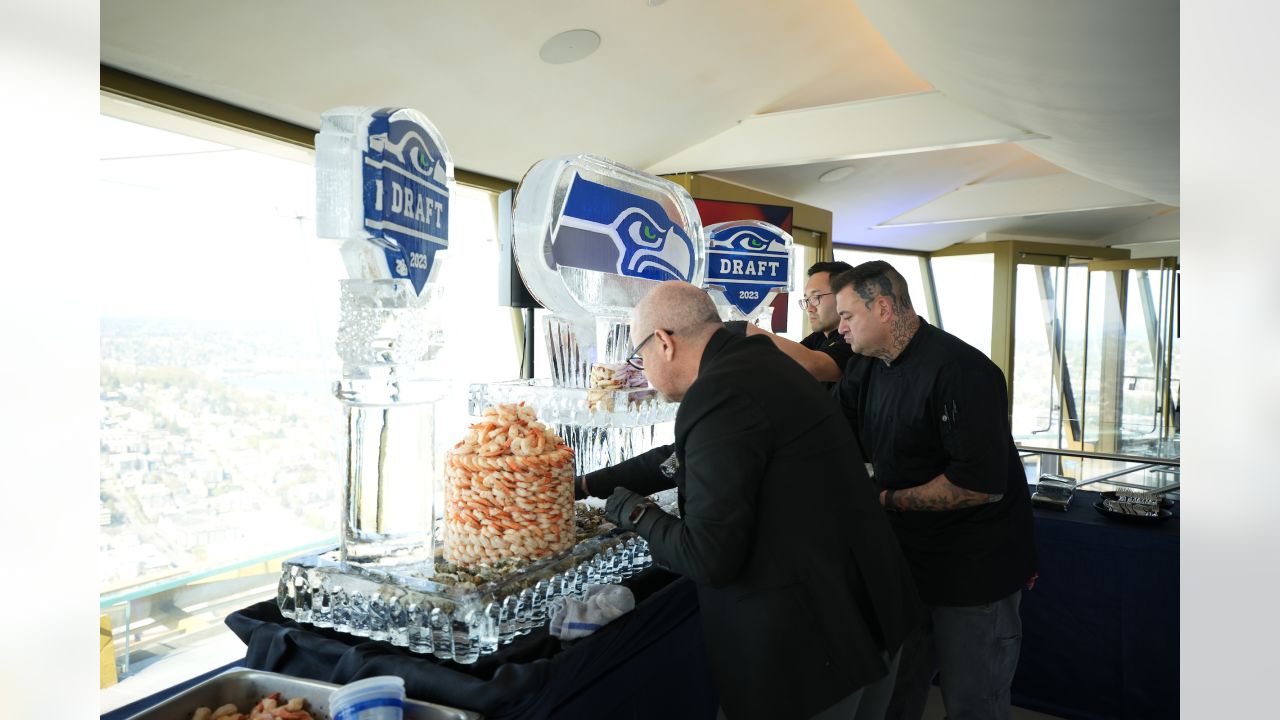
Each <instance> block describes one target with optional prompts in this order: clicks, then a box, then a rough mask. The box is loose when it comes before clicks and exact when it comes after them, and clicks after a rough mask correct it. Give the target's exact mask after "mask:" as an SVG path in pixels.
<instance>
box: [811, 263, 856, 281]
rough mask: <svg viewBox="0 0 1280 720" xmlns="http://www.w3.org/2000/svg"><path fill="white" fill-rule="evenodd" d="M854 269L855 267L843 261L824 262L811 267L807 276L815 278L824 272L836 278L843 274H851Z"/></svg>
mask: <svg viewBox="0 0 1280 720" xmlns="http://www.w3.org/2000/svg"><path fill="white" fill-rule="evenodd" d="M852 269H853V266H852V265H850V264H849V263H847V262H845V261H843V260H823V261H821V262H816V263H814V264H812V265H810V266H809V269H808V270H807V271H806V272H805V274H806V275H808V276H809V277H813V276H814V275H817V274H818V273H820V272H824V273H827V274H828V275H830V276H831V277H833V278H834V277H835V276H836V275H839V274H840V273H842V272H849V271H850V270H852Z"/></svg>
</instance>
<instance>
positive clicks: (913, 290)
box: [835, 246, 934, 323]
mask: <svg viewBox="0 0 1280 720" xmlns="http://www.w3.org/2000/svg"><path fill="white" fill-rule="evenodd" d="M835 259H836V260H842V261H844V262H847V263H849V264H850V265H853V266H857V265H860V264H862V263H864V262H871V261H872V260H883V261H885V262H887V263H889V264H890V265H892V266H893V269H894V270H897V271H898V273H899V274H901V275H902V277H903V278H905V279H906V281H907V292H908V293H909V294H910V295H911V305H912V306H913V307H914V308H915V310H916V314H918V315H919V316H920V317H922V318H924V319H925V320H928V321H929V322H930V323H933V322H934V321H933V317H932V315H933V314H932V313H931V312H929V301H928V296H927V295H926V294H925V284H924V278H923V276H922V275H921V271H920V258H919V256H916V255H902V254H899V253H881V252H872V251H870V250H855V249H853V248H842V247H838V246H837V247H836V248H835Z"/></svg>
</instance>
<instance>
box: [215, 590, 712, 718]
mask: <svg viewBox="0 0 1280 720" xmlns="http://www.w3.org/2000/svg"><path fill="white" fill-rule="evenodd" d="M627 584H628V585H629V586H630V587H631V588H632V591H633V592H634V593H635V595H636V600H637V604H636V608H635V610H633V611H631V612H630V613H628V614H626V615H623V616H622V617H620V618H618V619H617V620H614V621H613V622H611V623H609V624H608V625H606V626H605V627H604V628H602V629H600V630H599V631H597V632H596V633H595V634H593V635H591V636H590V637H587V638H584V639H582V640H578V641H576V642H573V643H570V644H565V645H562V644H561V642H560V641H559V640H557V639H555V638H553V637H551V636H549V635H548V634H547V631H546V629H545V628H543V629H540V630H538V631H535V632H533V633H531V634H530V635H527V636H525V637H522V638H518V639H517V640H515V641H514V642H512V643H511V644H510V645H507V646H504V647H503V648H502V649H500V650H499V651H498V652H497V653H494V654H492V655H488V656H485V657H483V658H481V659H480V660H479V661H477V662H476V663H474V664H472V665H460V664H458V663H454V662H451V661H442V660H438V659H436V658H434V657H432V656H428V655H419V654H416V653H411V652H409V651H407V650H405V649H403V648H399V647H395V646H393V645H390V644H388V643H385V642H377V641H372V640H368V639H366V638H358V637H354V636H351V635H346V634H344V633H339V632H335V631H333V630H329V629H321V628H316V627H313V626H310V625H301V624H298V623H295V622H293V621H291V620H287V619H285V618H283V617H282V616H281V615H280V612H279V609H278V608H277V607H276V605H275V603H274V602H263V603H258V604H257V605H252V606H250V607H248V608H245V609H243V610H240V611H238V612H236V613H233V614H232V615H231V616H230V617H228V618H227V625H228V626H230V627H231V629H232V630H233V631H234V632H235V633H236V634H237V635H239V636H240V638H241V639H242V640H244V641H245V644H246V646H247V650H246V654H245V660H244V662H243V664H244V665H245V666H246V667H250V668H253V669H256V670H269V671H272V672H280V673H286V674H288V675H293V676H295V677H303V678H310V679H313V680H321V681H325V682H332V683H338V684H344V683H348V682H351V681H353V680H358V679H360V678H364V677H370V676H373V675H399V676H401V677H403V678H404V679H405V690H406V693H407V695H408V696H409V697H411V698H414V699H417V700H424V701H428V702H435V703H439V704H442V705H450V706H453V707H457V708H463V709H466V710H474V711H476V712H479V713H481V714H483V715H484V716H485V717H486V718H493V719H494V720H502V719H503V718H558V719H573V718H584V719H585V718H601V717H608V718H622V719H630V718H635V719H636V720H640V719H641V718H676V719H679V718H690V720H710V718H714V717H715V714H716V707H717V702H716V697H715V689H714V685H713V680H712V677H711V666H710V660H709V659H708V657H707V653H706V646H705V644H704V642H703V638H702V626H701V622H700V620H699V617H698V599H697V595H696V591H695V588H694V586H693V584H692V583H691V582H690V581H688V580H687V579H684V578H680V577H678V576H675V575H673V574H671V573H668V572H666V571H663V570H660V569H657V568H651V569H650V570H647V571H645V572H643V573H640V574H639V575H637V576H636V577H634V578H631V579H630V580H628V582H627Z"/></svg>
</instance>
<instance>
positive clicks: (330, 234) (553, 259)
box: [277, 108, 702, 663]
mask: <svg viewBox="0 0 1280 720" xmlns="http://www.w3.org/2000/svg"><path fill="white" fill-rule="evenodd" d="M566 168H571V169H572V172H573V173H574V176H573V177H572V178H568V179H566V178H564V177H562V173H561V171H563V170H565V169H566ZM316 175H317V190H316V204H317V209H318V212H317V214H318V218H317V228H318V233H319V234H320V235H321V236H322V237H327V238H333V239H336V240H338V241H340V242H341V252H342V257H343V260H344V262H345V263H346V266H347V270H348V274H349V276H350V277H349V279H347V280H344V281H343V282H342V288H341V311H342V315H341V320H340V326H339V329H338V342H337V349H338V352H339V354H340V355H341V357H342V360H343V372H342V378H341V379H340V380H339V381H338V382H337V383H335V386H334V389H335V393H336V395H337V397H338V398H339V399H340V400H341V401H342V404H343V407H344V411H345V414H346V424H347V427H346V430H347V433H346V445H345V447H344V452H343V457H344V467H345V478H344V493H343V508H342V524H341V545H340V546H339V548H337V549H334V550H330V551H326V552H320V553H317V554H314V555H306V556H300V557H295V558H291V559H289V560H286V561H285V562H284V566H283V568H282V572H281V577H280V583H279V586H278V591H277V602H278V604H279V606H280V610H281V613H282V614H283V615H284V616H285V617H288V618H291V619H293V620H296V621H299V622H307V623H311V624H313V625H317V626H320V627H332V628H334V629H336V630H339V631H342V632H347V633H351V634H354V635H360V636H364V637H369V638H373V639H375V640H385V641H387V642H390V643H392V644H395V645H400V646H404V647H407V648H409V649H411V650H414V651H417V652H424V653H433V654H435V655H436V656H438V657H440V658H443V659H452V660H456V661H457V662H462V663H470V662H475V661H476V660H477V659H478V658H479V657H480V656H481V655H484V654H486V653H491V652H493V651H495V650H497V648H498V647H499V646H500V645H501V644H503V643H507V642H510V641H511V640H512V639H514V638H515V637H517V636H519V635H523V634H525V633H528V632H530V631H532V630H533V629H534V628H537V627H540V626H541V625H542V624H543V623H545V622H546V602H547V600H549V599H550V598H552V597H556V596H558V595H569V594H577V593H582V592H584V591H585V589H586V588H587V587H589V586H591V585H594V584H599V583H612V582H619V581H621V580H622V579H625V578H627V577H630V576H631V575H632V574H634V573H635V572H637V571H638V570H640V569H642V568H644V567H646V566H647V565H648V564H649V562H650V558H649V555H648V546H647V544H646V543H645V542H644V541H643V540H642V539H640V538H637V537H635V536H634V535H632V534H630V533H618V532H617V531H616V530H612V528H611V526H603V527H602V526H601V516H600V514H599V513H598V512H592V511H590V510H589V509H587V508H584V507H579V508H575V509H574V511H573V512H572V517H563V515H564V513H563V512H562V513H561V515H562V517H561V520H563V521H564V522H563V524H564V530H565V531H566V533H567V531H569V530H570V529H572V533H573V534H572V537H566V538H565V540H566V541H571V542H572V546H571V547H569V548H568V549H567V550H561V551H560V552H557V553H555V554H552V555H550V556H549V557H546V558H543V559H539V560H536V561H533V562H528V561H527V559H523V558H513V559H511V560H509V561H502V562H497V563H488V562H477V563H476V564H474V565H471V566H460V565H454V564H451V563H449V562H447V561H446V559H445V558H444V557H443V556H442V554H441V551H442V547H441V544H440V543H439V542H437V540H438V538H439V536H440V532H439V530H440V529H441V527H442V523H443V519H442V518H441V510H442V508H439V507H436V506H435V505H434V504H433V498H435V497H439V495H440V493H438V492H437V488H436V483H437V482H438V481H439V482H443V480H442V477H443V475H444V473H442V472H440V471H439V470H438V469H437V468H436V467H434V462H435V460H436V458H437V453H436V452H435V450H434V447H433V438H434V432H433V425H434V409H435V403H436V402H437V401H438V400H440V399H441V398H442V397H443V396H444V394H445V391H446V390H447V387H448V386H447V381H446V380H444V379H441V378H440V377H439V375H440V374H439V373H437V372H435V371H434V370H433V360H434V358H435V356H436V353H437V351H438V350H439V348H440V347H441V346H442V344H443V342H444V340H443V337H442V333H441V330H440V328H441V322H440V320H441V318H442V316H443V314H444V311H443V309H442V308H440V303H439V302H438V300H439V295H440V290H439V284H438V282H437V280H438V276H439V273H440V271H441V267H442V265H443V259H444V252H445V249H446V248H447V247H448V237H449V236H448V227H449V225H448V218H449V188H450V187H451V185H452V181H453V165H452V160H451V159H450V156H449V152H448V149H447V148H446V146H445V144H444V142H443V140H442V138H441V137H440V135H439V133H437V132H436V130H435V128H434V127H432V125H431V123H430V122H429V121H428V120H427V119H426V118H425V117H423V116H422V115H421V114H420V113H418V112H416V111H413V110H396V109H372V108H337V109H335V110H331V111H329V112H326V113H325V114H324V115H323V116H322V122H321V132H320V134H319V135H318V136H317V137H316ZM575 179H578V182H577V183H575ZM538 183H542V185H541V186H539V187H541V193H533V192H532V189H533V188H534V187H535V186H537V185H538ZM566 183H567V184H566ZM524 187H526V189H527V190H528V191H529V192H526V193H525V194H523V195H521V196H520V197H521V200H520V202H521V203H522V208H521V212H522V213H523V217H526V218H528V217H536V216H545V215H546V214H547V213H548V211H549V209H552V208H553V209H554V218H553V219H554V222H552V223H550V225H551V226H552V227H546V228H542V229H541V230H540V231H539V232H541V233H543V234H544V235H545V237H546V238H547V245H546V250H547V252H548V253H549V255H548V260H546V261H544V262H547V263H548V264H546V268H547V272H548V273H550V275H549V276H548V275H544V276H538V277H539V281H541V284H539V285H538V290H539V292H541V293H545V294H547V297H548V298H549V297H551V293H555V292H559V293H560V294H559V295H556V299H555V300H550V301H548V300H544V303H546V304H547V307H551V308H553V309H555V310H556V311H557V312H558V313H561V314H560V315H558V316H557V318H556V322H558V323H562V324H563V328H564V329H565V335H564V336H563V337H564V339H565V340H566V342H565V343H564V345H563V348H562V349H563V352H562V353H561V354H560V357H561V358H562V359H563V360H564V361H565V362H564V364H563V365H562V366H561V367H562V368H563V369H564V373H562V374H560V376H562V377H569V376H576V377H580V378H581V379H583V381H584V382H585V381H586V380H589V378H588V377H587V374H586V371H585V370H583V369H582V368H589V366H590V363H591V361H592V360H593V359H594V358H595V356H596V354H597V348H598V347H599V348H603V351H604V353H605V355H607V356H608V357H619V358H621V357H625V355H626V352H627V348H628V344H627V341H628V338H627V334H626V324H625V315H626V312H627V311H628V310H629V309H630V307H631V305H632V304H633V303H634V301H635V300H637V299H639V297H640V296H642V295H643V294H644V292H646V291H647V288H648V286H649V285H651V284H652V283H653V282H655V281H657V280H660V279H664V278H665V277H666V276H667V275H664V273H669V274H671V276H673V277H681V278H683V279H687V280H691V281H694V282H696V281H697V280H698V279H699V278H700V269H701V264H700V263H701V257H702V255H701V235H700V228H699V226H698V224H697V213H696V211H695V210H694V209H693V204H692V201H691V200H690V199H689V198H688V195H687V194H682V192H683V191H681V193H676V192H673V191H672V188H674V187H675V186H673V185H671V184H670V183H666V182H665V181H661V180H659V179H657V178H654V177H652V176H646V175H642V174H640V173H637V172H635V171H632V170H627V169H626V168H622V167H621V166H617V165H614V164H612V163H610V162H608V161H605V160H600V159H596V158H588V157H586V156H581V157H577V158H569V159H567V160H563V161H560V162H554V161H553V162H552V163H551V164H550V165H544V164H539V166H538V167H536V168H535V169H534V171H532V172H531V173H530V176H529V177H528V178H526V183H525V184H524ZM677 189H678V188H677ZM624 206H625V207H624ZM627 209H629V210H631V211H633V213H632V214H631V215H628V216H626V217H623V216H621V215H617V214H615V215H614V216H613V217H612V218H606V217H605V214H607V213H609V212H614V211H615V210H627ZM593 236H594V237H595V238H596V239H597V241H599V240H604V241H606V242H609V243H612V246H613V247H614V248H615V250H614V253H613V255H612V256H611V259H608V260H602V259H601V258H603V257H604V256H605V255H606V254H607V253H603V252H600V251H599V249H598V248H595V247H593V243H591V242H585V241H587V240H590V239H591V238H592V237H593ZM668 242H670V243H671V244H670V245H667V244H666V243H668ZM526 249H527V248H526ZM557 253H558V254H557ZM517 259H518V261H527V260H528V258H524V260H521V258H520V257H519V256H518V258H517ZM610 263H611V264H610ZM526 272H534V271H532V270H530V271H526ZM601 278H604V279H601ZM539 281H535V282H539ZM557 283H558V285H559V286H558V287H557V285H556V284H557ZM541 297H542V296H540V298H541ZM433 304H434V306H435V309H434V311H433V310H432V306H433ZM595 314H600V315H602V316H604V317H608V318H610V320H609V321H608V322H604V323H602V324H600V327H602V328H604V332H603V333H602V334H601V335H600V338H599V339H597V337H595V335H594V334H593V333H594V328H595V327H596V322H595V319H594V316H595ZM582 328H585V329H587V331H585V332H580V329H582ZM579 345H581V348H580V349H581V351H582V353H581V355H574V354H573V353H574V352H575V351H576V350H577V349H578V346H579ZM584 363H585V364H584ZM518 385H519V383H516V384H514V385H513V384H506V383H499V384H496V385H490V386H473V387H472V389H471V403H472V414H474V415H477V416H479V415H481V414H482V412H483V409H484V407H483V406H488V407H491V406H494V405H499V404H501V403H503V402H508V401H510V402H520V401H521V400H524V399H525V398H523V397H514V398H511V399H510V400H508V399H506V398H505V395H507V394H512V393H514V394H520V392H521V391H522V390H528V388H520V387H518ZM538 389H539V388H534V389H533V392H535V394H536V392H537V390H538ZM543 389H546V390H547V391H548V392H547V393H546V394H540V395H537V400H538V402H535V403H531V404H532V405H534V407H540V408H541V409H542V412H544V413H546V414H549V415H550V416H552V417H551V418H550V419H549V422H566V421H567V422H573V421H575V419H583V420H585V422H587V423H588V425H591V424H592V423H594V426H592V427H588V428H587V429H586V430H585V431H584V432H585V434H586V435H587V436H589V437H588V438H587V439H588V440H593V441H595V442H597V443H598V444H599V443H603V444H605V445H608V446H609V447H610V448H612V443H614V441H617V442H618V443H619V446H620V447H622V449H623V451H624V452H628V453H630V452H631V451H632V449H633V448H632V445H629V444H627V442H626V441H627V440H628V439H629V438H630V436H629V435H628V437H627V438H622V439H618V438H614V437H605V436H603V435H600V436H595V435H591V430H592V429H593V428H594V427H595V426H600V425H601V424H603V425H611V424H613V423H615V422H624V423H629V424H630V425H629V429H628V430H627V431H625V433H624V434H626V433H631V434H633V435H634V434H636V433H638V432H642V430H643V428H640V429H637V427H638V426H637V424H643V423H648V437H649V439H650V440H651V439H652V434H653V431H652V423H653V422H656V421H659V420H661V419H669V416H670V415H672V414H673V413H674V406H671V405H670V404H669V403H658V402H657V401H655V400H654V399H653V393H652V391H651V390H648V389H647V388H625V389H619V390H618V391H617V392H616V393H613V394H612V395H609V396H608V397H607V398H599V397H597V400H596V402H595V404H594V405H593V406H592V407H590V408H589V407H588V406H587V404H586V403H585V402H582V403H579V402H577V401H578V400H582V399H583V398H582V397H579V396H575V397H572V398H570V397H566V396H564V395H563V391H568V392H570V393H572V392H574V391H575V389H570V388H567V387H565V388H553V387H550V386H548V387H547V388H543ZM576 392H578V393H586V392H587V390H586V389H585V387H582V386H581V385H579V386H578V388H576ZM558 393H559V394H558ZM570 400H572V401H573V402H570ZM606 400H607V402H606ZM481 404H482V405H483V406H481ZM605 408H608V409H607V410H605ZM597 409H598V410H599V412H598V413H596V414H595V415H594V416H592V413H593V412H595V410H597ZM619 418H621V420H619ZM568 427H573V428H575V429H579V430H581V428H578V427H577V426H568ZM583 434H584V433H579V435H578V436H575V437H578V440H579V441H581V440H582V439H583V437H582V436H583ZM597 454H599V453H597ZM606 459H607V458H606ZM571 479H572V478H571V474H569V473H562V474H561V476H560V477H558V478H552V479H551V480H550V482H553V483H555V482H558V483H561V484H564V485H565V489H566V490H567V491H568V492H569V493H570V495H571V493H572V490H571V484H570V483H571ZM566 504H567V503H566ZM436 523H441V524H440V525H437V524H436ZM564 544H565V543H563V542H559V541H558V542H557V548H559V547H563V545H564ZM454 559H455V560H457V561H459V562H460V563H461V562H464V561H467V560H468V558H461V557H455V558H454ZM469 560H475V558H469Z"/></svg>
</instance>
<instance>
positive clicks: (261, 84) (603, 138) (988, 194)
mask: <svg viewBox="0 0 1280 720" xmlns="http://www.w3.org/2000/svg"><path fill="white" fill-rule="evenodd" d="M357 9H359V10H362V11H363V14H359V13H356V12H355V11H356V10H357ZM577 28H586V29H591V30H594V31H595V32H596V33H598V34H599V35H600V37H601V42H600V47H599V50H598V51H597V52H595V53H594V54H593V55H591V56H590V57H588V58H586V59H585V60H582V61H579V62H576V63H570V64H561V65H550V64H546V63H543V62H542V61H541V60H539V58H538V51H539V48H540V46H541V45H542V43H543V42H545V41H546V40H547V39H548V38H550V37H552V36H553V35H556V34H557V33H560V32H563V31H565V30H571V29H577ZM101 32H102V37H101V59H102V63H103V64H104V65H107V66H111V67H115V68H119V69H121V70H125V71H128V72H131V73H134V74H137V75H141V76H144V77H148V78H151V79H154V80H157V81H160V82H163V83H167V84H170V85H174V86H176V87H180V88H182V89H185V90H190V91H192V92H196V93H199V94H202V95H206V96H209V97H213V98H216V99H218V100H222V101H225V102H228V103H232V104H235V105H239V106H243V107H246V108H249V109H252V110H255V111H258V112H261V113H263V114H266V115H270V116H273V117H277V118H280V119H283V120H287V121H290V122H293V123H296V124H299V125H303V126H306V127H311V128H315V127H317V126H318V124H319V117H320V113H321V112H323V111H324V110H326V109H328V108H330V107H335V106H339V105H379V106H386V105H398V106H405V107H413V108H416V109H418V110H421V111H423V112H424V113H426V114H427V115H428V116H429V117H430V118H431V120H432V122H433V123H434V124H435V125H436V127H437V128H439V129H440V131H441V132H442V133H443V135H444V137H445V140H446V142H447V143H448V144H449V147H450V150H451V152H452V154H453V158H454V162H455V163H456V165H457V166H458V167H459V168H464V169H467V170H471V171H473V172H479V173H484V174H488V175H492V176H496V177H500V178H505V179H508V180H512V181H516V180H519V178H520V177H521V176H522V175H523V174H524V172H525V171H526V170H527V169H528V168H529V166H530V165H532V164H533V163H534V162H536V161H538V160H540V159H542V158H545V157H549V156H553V155H560V154H566V153H578V152H591V153H596V154H599V155H604V156H606V157H609V158H612V159H614V160H617V161H619V162H622V163H625V164H628V165H631V166H633V167H637V168H641V169H645V170H648V171H650V172H655V173H663V172H683V171H696V172H706V173H708V174H711V175H714V176H717V177H720V178H723V179H726V180H729V181H732V182H735V183H739V184H742V185H746V186H749V187H754V188H757V189H760V190H765V191H768V192H773V193H776V194H779V195H783V196H786V197H791V198H794V199H796V200H798V201H800V202H804V203H808V204H811V205H816V206H818V207H823V208H827V209H829V210H831V211H832V212H833V214H834V220H835V230H834V239H835V241H836V242H845V243H855V244H863V245H875V246H883V247H895V248H904V249H918V250H931V249H937V248H940V247H945V246H946V245H949V244H952V243H954V242H960V241H964V240H969V239H974V238H978V237H980V236H983V234H984V233H1006V234H1013V235H1024V236H1039V237H1051V238H1060V239H1067V240H1074V241H1078V242H1081V243H1083V244H1090V245H1115V244H1127V245H1131V244H1134V243H1157V242H1167V241H1170V240H1177V239H1178V237H1179V228H1178V222H1177V214H1178V213H1177V209H1176V205H1177V203H1178V4H1177V2H1176V0H1125V1H1124V2H1115V1H1114V0H1071V1H1070V2H1063V1H1061V0H1018V1H1017V2H1012V1H1010V0H1003V1H1002V0H968V1H967V2H963V3H957V2H952V1H948V0H858V1H857V2H852V1H851V0H791V1H789V2H776V1H775V0H666V1H665V2H662V1H661V0H612V1H611V2H602V1H600V0H541V1H540V2H517V1H515V0H511V1H508V2H502V1H500V0H468V1H467V2H461V1H458V0H430V1H420V0H418V1H415V0H381V1H376V2H375V1H370V2H364V3H359V4H357V3H350V2H345V1H342V0H275V1H273V2H267V3H264V2H260V1H257V0H220V2H216V3H211V2H205V1H203V0H111V2H104V3H102V5H101ZM843 166H852V167H853V172H852V174H851V175H849V176H848V177H847V178H845V179H843V180H840V181H837V182H831V183H823V182H820V181H819V180H818V177H819V176H820V175H822V174H823V173H824V172H826V171H828V170H831V169H833V168H837V167H843ZM1175 247H1176V246H1175Z"/></svg>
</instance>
